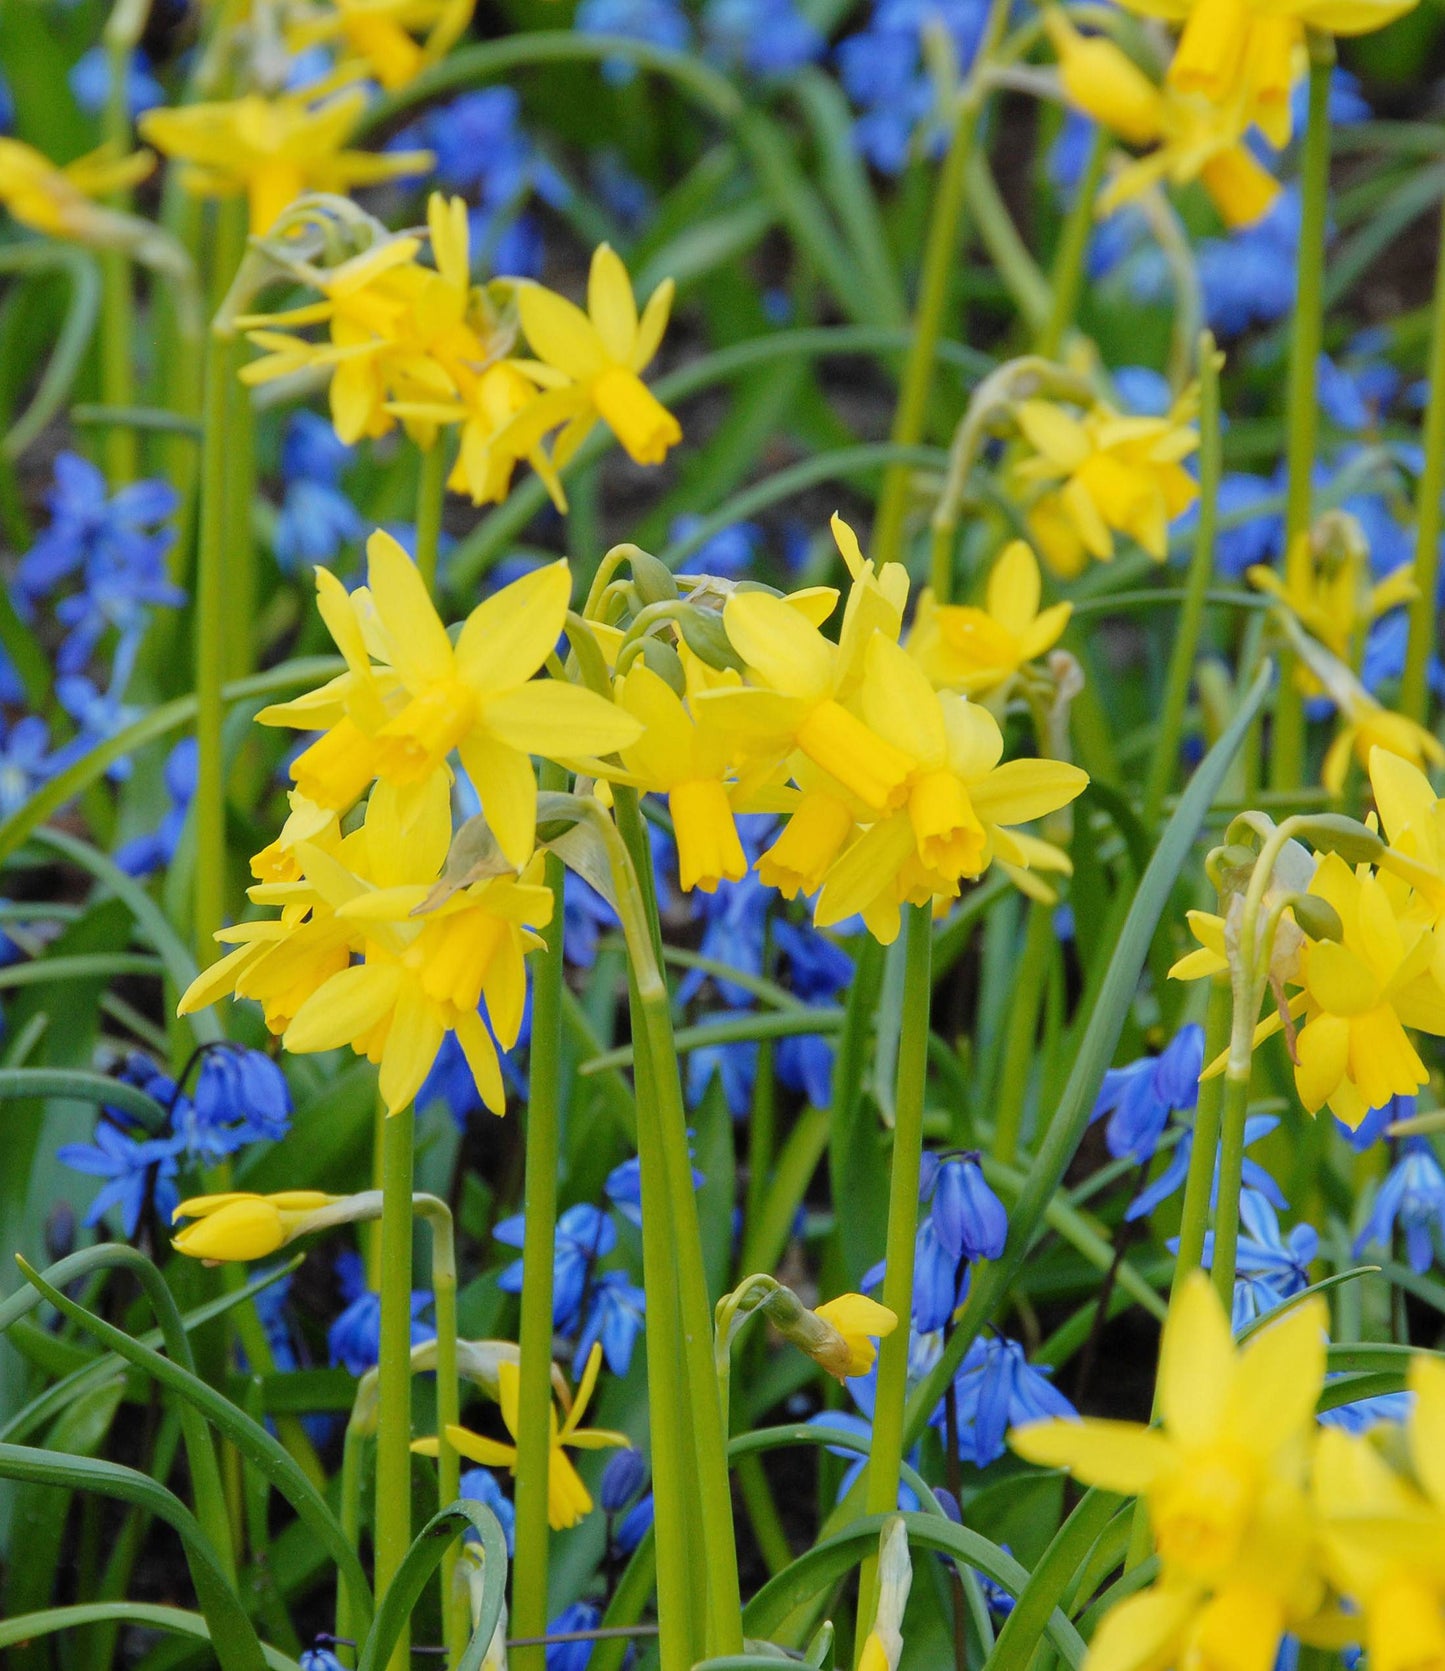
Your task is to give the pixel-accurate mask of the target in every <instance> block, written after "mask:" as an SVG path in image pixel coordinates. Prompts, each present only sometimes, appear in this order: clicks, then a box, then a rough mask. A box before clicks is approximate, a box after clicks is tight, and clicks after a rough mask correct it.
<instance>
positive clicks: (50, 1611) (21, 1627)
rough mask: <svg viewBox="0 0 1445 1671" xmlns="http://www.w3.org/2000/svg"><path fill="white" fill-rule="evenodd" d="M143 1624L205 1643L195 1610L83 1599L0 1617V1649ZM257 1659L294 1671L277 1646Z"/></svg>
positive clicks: (207, 1635) (276, 1669)
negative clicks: (112, 1626) (115, 1625)
mask: <svg viewBox="0 0 1445 1671" xmlns="http://www.w3.org/2000/svg"><path fill="white" fill-rule="evenodd" d="M112 1622H114V1623H120V1624H127V1625H145V1626H147V1627H148V1628H149V1629H151V1630H161V1631H165V1632H166V1634H167V1635H170V1636H189V1637H191V1638H192V1639H193V1640H195V1641H197V1642H209V1641H210V1640H211V1629H210V1626H209V1625H208V1624H207V1623H206V1621H205V1619H204V1618H203V1617H202V1616H201V1614H199V1613H192V1612H191V1611H190V1610H189V1609H188V1608H185V1607H160V1606H157V1605H155V1604H154V1603H152V1602H144V1601H84V1602H77V1603H74V1604H72V1605H71V1606H69V1607H47V1608H45V1609H44V1610H43V1611H42V1612H39V1613H20V1614H17V1615H16V1617H15V1618H13V1619H0V1648H9V1647H11V1646H13V1645H14V1644H15V1643H17V1642H33V1641H34V1640H36V1638H38V1637H41V1636H56V1635H58V1634H59V1633H60V1632H61V1631H65V1630H83V1629H84V1628H85V1627H86V1626H87V1625H103V1624H110V1623H112ZM261 1658H262V1659H263V1660H265V1662H266V1665H267V1667H268V1671H298V1668H297V1664H296V1661H295V1660H294V1659H291V1658H289V1657H288V1656H287V1655H286V1654H283V1653H282V1652H281V1650H280V1649H279V1648H271V1647H268V1646H267V1645H266V1643H264V1642H263V1643H262V1644H261Z"/></svg>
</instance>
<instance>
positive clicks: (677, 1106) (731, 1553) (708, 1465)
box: [597, 787, 743, 1657]
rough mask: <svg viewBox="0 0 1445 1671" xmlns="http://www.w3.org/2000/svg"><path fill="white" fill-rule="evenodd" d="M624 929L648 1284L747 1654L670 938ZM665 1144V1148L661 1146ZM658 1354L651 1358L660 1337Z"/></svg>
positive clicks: (636, 916)
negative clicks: (651, 1230) (669, 1298)
mask: <svg viewBox="0 0 1445 1671" xmlns="http://www.w3.org/2000/svg"><path fill="white" fill-rule="evenodd" d="M613 799H614V804H615V806H616V811H617V824H616V825H615V826H614V825H611V824H610V822H609V821H608V820H606V819H603V818H599V819H598V820H597V827H598V828H600V829H602V830H603V831H604V839H608V837H607V835H606V833H605V832H606V831H609V830H610V831H612V832H614V833H613V836H612V840H613V841H616V843H617V845H616V847H615V848H614V849H613V853H614V858H613V866H614V876H615V879H616V882H617V884H618V889H617V891H618V898H619V900H620V901H621V900H623V897H624V888H626V889H627V890H629V891H631V892H632V893H633V894H634V898H635V900H636V903H637V904H639V905H642V904H644V902H645V900H649V899H650V897H651V896H650V895H646V896H644V895H643V894H642V891H641V884H640V883H639V881H638V880H637V878H638V877H640V876H641V875H643V874H647V875H649V876H650V873H651V851H650V848H649V846H648V842H647V832H646V829H645V827H644V825H643V822H642V814H641V810H640V808H639V807H638V804H637V798H636V795H635V793H634V792H632V791H631V790H625V789H622V788H620V787H619V788H617V789H615V790H614V792H613ZM619 835H620V839H618V837H619ZM609 845H610V843H609ZM629 917H630V918H631V922H630V923H629ZM623 930H624V933H626V935H627V939H628V948H629V951H630V953H631V958H630V962H631V969H632V978H633V985H634V991H633V996H634V999H635V1008H634V1016H633V1034H634V1037H636V1038H638V1039H639V1041H640V1042H641V1044H642V1046H643V1048H644V1049H645V1051H646V1057H647V1070H646V1074H647V1079H648V1081H649V1088H650V1092H651V1095H650V1096H644V1095H639V1097H638V1149H639V1153H640V1154H643V1153H644V1149H645V1148H646V1149H652V1150H654V1153H655V1159H654V1160H653V1164H652V1166H651V1169H650V1170H651V1173H652V1176H653V1177H654V1178H660V1179H661V1181H662V1183H663V1186H664V1193H663V1195H662V1196H661V1198H660V1199H661V1200H662V1201H665V1202H666V1204H667V1213H668V1216H669V1218H670V1221H671V1232H672V1244H671V1246H670V1248H669V1249H668V1253H667V1259H666V1266H665V1269H664V1270H662V1271H653V1270H649V1271H648V1272H647V1282H646V1286H647V1288H648V1291H649V1293H650V1294H651V1295H653V1296H654V1297H656V1296H659V1295H662V1294H665V1293H667V1292H668V1290H669V1289H673V1290H674V1291H675V1292H676V1294H677V1303H678V1308H679V1312H680V1318H679V1321H680V1327H681V1335H682V1367H683V1377H684V1380H683V1384H684V1386H685V1387H686V1389H687V1399H688V1417H689V1425H690V1427H691V1432H692V1439H693V1449H694V1452H695V1462H694V1468H693V1477H692V1480H691V1481H689V1482H687V1484H686V1489H687V1490H689V1491H691V1492H693V1493H695V1496H696V1503H697V1511H698V1521H699V1526H700V1532H701V1553H702V1565H703V1569H704V1573H705V1580H706V1586H705V1587H706V1621H705V1625H706V1628H705V1644H706V1653H707V1655H708V1656H709V1657H715V1656H718V1655H731V1654H739V1653H741V1652H742V1642H743V1637H742V1604H741V1597H740V1594H739V1587H738V1572H737V1553H736V1543H735V1540H734V1536H733V1513H732V1489H731V1483H730V1480H729V1477H728V1465H727V1442H726V1436H725V1434H724V1432H723V1423H722V1405H721V1403H720V1402H719V1400H718V1397H717V1390H716V1389H717V1382H716V1380H715V1367H714V1364H713V1356H712V1329H711V1323H712V1307H711V1306H710V1305H709V1303H708V1290H707V1274H706V1272H705V1270H704V1268H703V1258H702V1234H701V1229H700V1227H699V1224H698V1216H697V1197H696V1193H695V1191H694V1189H693V1182H692V1159H691V1157H690V1156H689V1154H688V1147H687V1112H686V1108H685V1106H684V1103H683V1096H682V1078H681V1074H680V1071H679V1067H678V1057H677V1049H676V1046H675V1044H674V1041H673V1036H672V1013H671V1008H670V1006H669V1003H668V993H667V982H666V979H665V978H664V976H663V973H662V964H661V959H660V958H659V956H658V945H659V942H660V938H661V937H660V934H659V933H658V930H657V916H656V910H655V908H653V909H644V910H643V911H639V910H637V909H635V908H632V909H629V908H628V906H627V905H625V904H624V909H623ZM639 1011H640V1013H637V1012H639ZM639 1023H640V1025H639ZM659 1150H660V1153H657V1152H656V1151H659ZM643 1167H644V1175H643V1190H644V1194H645V1192H646V1189H647V1172H648V1163H647V1160H646V1158H644V1159H643ZM654 1199H658V1197H654ZM646 1218H647V1211H646V1210H644V1212H643V1219H644V1222H645V1221H646ZM646 1252H647V1250H646V1244H645V1243H644V1249H643V1254H644V1267H646V1265H647V1258H646ZM648 1356H649V1359H650V1358H651V1343H650V1341H649V1350H648ZM650 1367H651V1366H650V1364H649V1369H650ZM656 1416H657V1412H654V1420H655V1419H656ZM659 1506H660V1505H659ZM667 1536H668V1531H667V1529H666V1528H664V1527H662V1526H661V1525H659V1529H658V1540H659V1545H661V1544H662V1543H663V1542H665V1541H666V1539H667Z"/></svg>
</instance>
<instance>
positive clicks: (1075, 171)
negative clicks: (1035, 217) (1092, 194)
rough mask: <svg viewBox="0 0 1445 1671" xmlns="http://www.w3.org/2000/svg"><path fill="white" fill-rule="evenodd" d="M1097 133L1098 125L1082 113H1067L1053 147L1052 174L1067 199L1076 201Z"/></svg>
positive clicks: (1049, 172) (1050, 161)
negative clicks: (1074, 196)
mask: <svg viewBox="0 0 1445 1671" xmlns="http://www.w3.org/2000/svg"><path fill="white" fill-rule="evenodd" d="M1097 132H1098V128H1097V126H1096V124H1095V123H1094V122H1092V121H1091V120H1090V119H1089V117H1087V116H1085V115H1084V114H1083V112H1082V111H1079V110H1066V111H1065V112H1064V119H1063V121H1062V122H1061V123H1060V124H1059V131H1058V133H1057V134H1056V135H1055V137H1054V142H1053V144H1052V145H1051V146H1050V147H1049V159H1048V174H1049V182H1050V184H1051V185H1052V186H1053V188H1054V190H1055V191H1056V192H1058V193H1059V194H1060V195H1061V196H1063V197H1064V198H1065V199H1067V200H1072V198H1073V195H1074V192H1075V190H1076V188H1077V187H1078V184H1079V181H1080V180H1082V179H1083V177H1084V168H1085V166H1086V164H1087V163H1088V160H1089V151H1090V149H1091V148H1092V146H1093V143H1094V135H1095V134H1096V133H1097Z"/></svg>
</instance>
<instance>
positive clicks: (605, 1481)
mask: <svg viewBox="0 0 1445 1671" xmlns="http://www.w3.org/2000/svg"><path fill="white" fill-rule="evenodd" d="M646 1484H647V1460H646V1458H645V1457H644V1456H643V1454H642V1452H641V1451H638V1450H633V1449H632V1448H631V1447H630V1446H629V1447H628V1448H627V1449H626V1450H617V1451H613V1452H612V1454H611V1455H610V1456H609V1457H608V1458H607V1466H606V1467H605V1468H604V1469H603V1470H602V1481H601V1484H600V1485H599V1486H598V1488H597V1501H598V1503H599V1505H600V1506H601V1509H602V1512H603V1513H604V1514H621V1512H622V1511H623V1509H625V1508H626V1507H627V1505H628V1504H629V1503H630V1502H631V1501H632V1499H633V1498H634V1497H635V1496H636V1495H637V1493H638V1492H639V1491H641V1490H642V1488H643V1486H644V1485H646Z"/></svg>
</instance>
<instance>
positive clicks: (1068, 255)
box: [1034, 128, 1113, 360]
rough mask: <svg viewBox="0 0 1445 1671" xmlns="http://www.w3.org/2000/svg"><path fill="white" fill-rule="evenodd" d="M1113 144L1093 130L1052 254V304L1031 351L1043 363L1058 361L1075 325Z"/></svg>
mask: <svg viewBox="0 0 1445 1671" xmlns="http://www.w3.org/2000/svg"><path fill="white" fill-rule="evenodd" d="M1112 149H1113V141H1112V140H1111V139H1110V137H1109V135H1108V134H1107V133H1105V131H1104V130H1103V128H1098V129H1096V130H1095V133H1094V137H1093V139H1092V140H1091V141H1090V143H1089V160H1088V161H1087V163H1085V165H1084V172H1083V174H1082V176H1081V177H1080V179H1079V183H1078V186H1077V187H1076V188H1075V191H1074V201H1073V202H1072V203H1071V204H1070V205H1069V212H1068V215H1067V217H1066V218H1065V220H1064V227H1063V231H1062V232H1061V233H1060V235H1059V247H1058V250H1057V251H1056V253H1055V255H1054V267H1053V272H1052V274H1051V275H1050V282H1049V290H1050V292H1051V293H1052V296H1053V301H1052V305H1051V306H1050V308H1049V317H1048V318H1047V319H1046V320H1045V321H1044V328H1043V330H1041V331H1040V332H1039V335H1038V340H1037V341H1036V343H1035V344H1034V352H1035V353H1036V354H1039V355H1042V357H1043V358H1044V359H1046V360H1054V359H1057V358H1058V354H1059V350H1060V349H1061V348H1062V347H1063V345H1064V336H1065V333H1066V332H1067V331H1068V329H1069V327H1070V326H1071V325H1072V324H1073V322H1074V314H1075V313H1076V312H1077V310H1078V306H1079V292H1080V290H1082V288H1083V283H1084V258H1085V256H1086V255H1087V254H1088V251H1089V235H1090V233H1091V232H1092V231H1093V230H1094V200H1095V198H1096V197H1097V196H1098V194H1099V186H1100V185H1101V183H1102V182H1103V178H1104V164H1105V162H1106V161H1107V160H1108V156H1109V152H1110V151H1111V150H1112Z"/></svg>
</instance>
